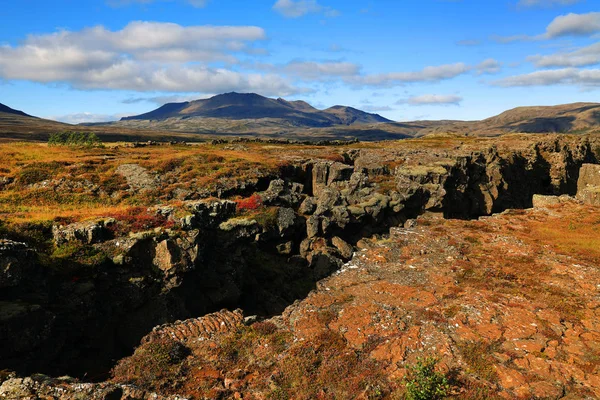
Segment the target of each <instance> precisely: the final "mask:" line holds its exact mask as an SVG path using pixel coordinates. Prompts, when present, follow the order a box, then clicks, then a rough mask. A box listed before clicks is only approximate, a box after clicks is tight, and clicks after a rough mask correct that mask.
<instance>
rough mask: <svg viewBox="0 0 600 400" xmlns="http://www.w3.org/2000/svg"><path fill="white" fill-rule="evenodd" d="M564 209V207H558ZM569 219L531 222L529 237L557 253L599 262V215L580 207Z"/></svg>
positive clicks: (592, 210)
mask: <svg viewBox="0 0 600 400" xmlns="http://www.w3.org/2000/svg"><path fill="white" fill-rule="evenodd" d="M560 207H564V206H560ZM572 217H573V218H570V219H559V220H557V219H552V220H550V221H543V222H531V223H530V224H529V227H530V228H531V232H530V234H529V235H530V237H532V238H534V239H537V240H540V241H542V242H544V243H545V244H548V245H550V246H552V247H553V248H555V249H556V250H557V251H559V252H561V253H563V254H567V255H572V254H577V255H579V256H582V257H584V258H586V259H589V260H592V261H596V262H599V261H600V215H599V214H598V212H597V209H595V208H593V207H585V206H584V207H581V208H579V209H578V211H577V212H576V213H574V214H572Z"/></svg>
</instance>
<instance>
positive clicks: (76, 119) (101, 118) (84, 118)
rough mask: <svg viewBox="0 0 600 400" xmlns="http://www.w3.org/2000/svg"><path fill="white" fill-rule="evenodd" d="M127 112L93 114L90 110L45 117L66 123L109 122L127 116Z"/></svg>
mask: <svg viewBox="0 0 600 400" xmlns="http://www.w3.org/2000/svg"><path fill="white" fill-rule="evenodd" d="M127 116H129V114H111V115H107V114H94V113H91V112H82V113H75V114H67V115H58V116H49V117H45V118H46V119H50V120H54V121H60V122H65V123H67V124H73V125H76V124H82V123H91V122H110V121H118V120H120V119H121V118H122V117H127Z"/></svg>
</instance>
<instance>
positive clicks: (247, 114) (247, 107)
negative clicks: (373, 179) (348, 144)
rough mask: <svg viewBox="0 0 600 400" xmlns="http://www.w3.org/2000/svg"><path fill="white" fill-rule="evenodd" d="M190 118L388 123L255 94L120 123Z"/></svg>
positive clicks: (347, 110) (173, 106)
mask: <svg viewBox="0 0 600 400" xmlns="http://www.w3.org/2000/svg"><path fill="white" fill-rule="evenodd" d="M193 118H217V119H225V120H257V119H269V120H272V121H278V122H280V123H281V124H282V125H287V126H297V127H331V126H335V125H355V124H372V123H381V122H391V121H390V120H388V119H386V118H384V117H382V116H381V115H378V114H371V113H367V112H364V111H361V110H358V109H356V108H352V107H345V106H335V107H331V108H328V109H326V110H318V109H316V108H314V107H312V106H311V105H310V104H308V103H306V102H304V101H287V100H284V99H282V98H279V99H270V98H268V97H263V96H260V95H258V94H255V93H235V92H232V93H225V94H220V95H217V96H214V97H211V98H209V99H204V100H195V101H188V102H184V103H168V104H165V105H163V106H162V107H159V108H157V109H156V110H154V111H150V112H148V113H145V114H141V115H136V116H132V117H125V118H122V119H121V121H132V120H138V121H140V120H141V121H165V120H168V119H171V120H172V121H173V119H180V120H190V121H188V125H193V124H197V123H198V122H199V121H194V120H193Z"/></svg>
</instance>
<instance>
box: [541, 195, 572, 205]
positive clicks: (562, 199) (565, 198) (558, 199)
mask: <svg viewBox="0 0 600 400" xmlns="http://www.w3.org/2000/svg"><path fill="white" fill-rule="evenodd" d="M574 200H575V199H574V198H573V197H571V196H569V195H562V196H544V195H541V194H534V195H533V201H532V203H533V208H547V207H549V206H556V205H559V204H564V203H568V202H572V201H574Z"/></svg>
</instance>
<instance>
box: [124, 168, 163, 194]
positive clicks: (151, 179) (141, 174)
mask: <svg viewBox="0 0 600 400" xmlns="http://www.w3.org/2000/svg"><path fill="white" fill-rule="evenodd" d="M115 172H116V173H117V174H119V175H121V176H122V177H124V178H125V179H126V180H127V184H128V185H129V187H130V188H131V189H132V190H135V191H141V192H143V191H148V190H154V189H156V188H157V187H158V184H159V183H160V180H159V178H158V176H157V175H155V174H152V173H150V172H149V171H148V170H147V169H146V168H144V167H141V166H139V165H138V164H123V165H119V167H117V169H116V170H115Z"/></svg>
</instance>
